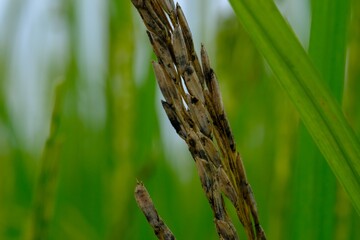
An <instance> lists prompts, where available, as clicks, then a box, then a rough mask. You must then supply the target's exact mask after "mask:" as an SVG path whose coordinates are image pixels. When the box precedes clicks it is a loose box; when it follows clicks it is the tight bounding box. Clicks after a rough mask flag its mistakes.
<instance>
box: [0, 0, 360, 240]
mask: <svg viewBox="0 0 360 240" xmlns="http://www.w3.org/2000/svg"><path fill="white" fill-rule="evenodd" d="M179 2H180V4H182V6H183V9H184V12H185V14H186V15H187V16H188V21H189V24H190V27H191V28H192V30H193V35H194V39H195V44H196V47H197V49H199V47H200V42H203V43H204V44H205V46H206V47H207V48H208V51H209V55H210V59H211V61H212V64H213V68H214V69H215V71H216V73H217V76H218V79H219V82H220V87H221V91H222V93H223V98H224V104H225V109H226V111H227V113H228V116H229V120H230V123H231V126H232V129H233V132H234V135H235V138H236V141H237V147H238V150H239V151H240V153H241V155H242V157H243V161H244V164H245V167H246V170H247V175H248V179H249V182H250V184H251V185H252V188H253V191H254V194H255V197H256V200H257V204H258V208H259V213H260V220H261V222H262V225H263V227H264V229H265V232H266V234H267V236H268V239H360V218H359V216H358V215H357V214H356V212H355V210H354V209H353V207H352V206H351V204H350V202H349V200H348V197H347V196H346V195H345V193H344V192H343V190H342V189H341V188H340V187H339V185H338V183H337V181H336V179H335V177H334V175H333V174H332V172H331V171H330V169H329V167H328V165H327V163H326V162H325V160H324V159H323V158H322V157H321V155H320V154H319V153H318V152H317V149H316V147H314V144H313V143H312V140H311V139H310V138H309V137H307V135H306V130H305V129H304V128H303V127H302V125H301V121H300V119H299V117H298V114H297V113H296V111H295V109H294V107H293V106H292V104H291V102H290V101H289V99H288V98H287V95H286V94H285V93H284V92H283V90H282V89H281V88H280V87H279V86H278V85H277V83H276V81H274V79H273V78H274V77H273V75H272V73H271V70H270V69H269V67H268V66H267V64H266V62H265V61H264V59H263V58H262V57H261V55H260V54H259V53H258V52H257V50H256V49H255V47H254V45H253V44H252V42H251V40H250V39H249V37H248V36H247V33H246V32H245V31H244V30H243V28H242V27H241V25H240V24H239V23H238V21H237V20H236V18H235V16H234V14H233V12H232V10H231V8H230V6H229V4H228V3H227V1H216V0H212V1H205V0H199V1H190V0H188V1H179ZM300 2H301V3H300ZM313 2H316V1H315V0H314V1H313ZM278 6H279V8H280V9H281V11H282V13H283V14H284V16H285V17H286V18H287V20H288V22H289V23H290V24H291V25H292V26H293V28H294V31H295V32H296V33H297V35H298V37H299V39H300V41H301V42H302V43H303V45H304V47H305V48H307V47H308V46H309V39H311V37H310V35H311V34H313V33H312V31H310V22H311V21H310V17H309V16H310V15H311V8H310V6H311V3H310V2H307V1H295V0H293V1H292V0H282V1H278ZM346 14H348V15H349V17H348V19H349V21H348V22H345V25H346V27H347V28H346V29H345V30H344V34H345V35H346V36H345V37H344V39H345V43H346V44H345V46H346V48H345V50H346V52H347V58H346V69H345V73H342V74H343V75H345V85H344V87H342V86H341V87H340V88H339V91H340V93H339V94H338V95H339V96H338V95H337V96H338V99H339V102H341V103H342V106H343V109H344V113H345V115H346V117H347V118H348V120H349V122H350V123H351V125H352V127H353V128H354V130H355V131H356V133H357V135H358V136H359V134H360V107H359V103H360V94H359V93H360V31H359V29H360V28H359V26H360V3H359V1H356V0H354V1H353V2H352V6H351V8H350V11H349V12H348V13H346ZM350 16H351V17H350ZM317 27H318V28H320V29H321V26H317ZM313 31H314V30H313ZM323 41H324V42H323V43H321V42H320V43H318V46H321V45H325V43H326V39H324V40H323ZM310 46H311V41H310ZM309 52H310V55H311V56H313V57H314V62H315V63H317V60H316V51H315V50H312V48H311V47H310V50H309ZM152 59H154V55H153V54H152V51H151V49H150V44H149V43H148V40H147V38H146V34H145V28H144V27H143V25H142V23H141V21H140V17H139V16H138V14H137V12H135V9H134V8H133V7H132V5H131V2H130V0H129V1H127V0H108V1H101V0H92V1H89V0H88V1H85V0H78V1H71V0H54V1H49V0H41V1H23V0H1V1H0V239H155V236H154V234H153V232H152V230H151V228H150V226H149V225H148V224H147V222H146V219H145V217H144V216H143V215H142V213H141V212H140V210H139V209H138V208H137V206H136V203H135V200H134V197H133V191H134V187H135V184H136V180H137V179H138V180H141V181H143V182H144V184H145V186H146V187H147V188H148V190H149V192H150V194H151V196H152V198H153V201H154V203H155V205H156V206H157V208H158V211H159V213H160V215H161V216H162V218H163V219H164V220H165V222H166V223H167V225H168V226H169V227H170V228H171V229H172V231H173V232H174V234H175V236H177V238H178V239H217V235H216V231H215V227H214V225H213V218H212V213H211V210H210V207H209V205H208V203H207V200H206V198H205V196H204V194H203V191H202V189H201V187H200V182H199V179H198V176H197V174H196V170H195V166H194V164H193V160H192V159H191V157H190V155H189V153H188V152H187V148H186V146H185V144H184V143H183V142H182V141H181V140H180V138H179V137H177V136H176V134H175V131H173V129H172V128H171V126H170V124H169V123H168V120H167V119H166V117H165V114H164V113H163V111H162V109H161V106H160V105H161V104H160V99H161V96H160V93H159V91H158V89H157V86H156V82H155V79H154V74H153V72H152V69H151V64H150V62H151V60H152ZM320 68H321V67H320ZM56 86H59V87H56ZM342 88H344V90H343V91H342ZM340 99H342V100H340ZM229 208H230V209H229V210H230V212H231V213H232V216H233V219H234V221H235V222H237V221H236V217H235V214H234V210H233V209H232V208H231V207H230V205H229ZM236 226H237V229H238V232H239V234H240V235H241V237H242V239H244V233H243V230H242V228H241V226H240V224H239V223H237V225H236Z"/></svg>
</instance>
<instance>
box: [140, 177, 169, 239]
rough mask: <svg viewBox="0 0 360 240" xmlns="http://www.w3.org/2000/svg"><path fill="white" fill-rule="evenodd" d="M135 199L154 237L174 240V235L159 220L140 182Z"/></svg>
mask: <svg viewBox="0 0 360 240" xmlns="http://www.w3.org/2000/svg"><path fill="white" fill-rule="evenodd" d="M135 199H136V202H137V204H138V206H139V207H140V209H141V210H142V212H143V213H144V215H145V217H146V219H147V220H148V222H149V224H150V225H151V227H152V228H153V229H154V232H155V235H156V236H157V237H158V238H159V239H162V240H175V237H174V234H173V233H172V232H171V230H170V229H169V228H168V227H167V226H166V225H165V223H164V221H163V220H162V219H161V218H160V216H159V214H158V213H157V211H156V209H155V206H154V204H153V202H152V200H151V198H150V195H149V193H148V191H147V190H146V188H145V186H144V185H143V184H142V183H141V182H138V183H137V185H136V188H135Z"/></svg>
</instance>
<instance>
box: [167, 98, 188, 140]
mask: <svg viewBox="0 0 360 240" xmlns="http://www.w3.org/2000/svg"><path fill="white" fill-rule="evenodd" d="M161 103H162V106H163V108H164V110H165V112H166V115H167V116H168V118H169V120H170V123H171V125H172V126H173V127H174V128H175V130H176V132H177V133H178V134H179V136H180V137H181V138H182V139H186V137H187V133H186V130H185V128H184V126H183V125H182V123H181V120H180V119H179V118H178V115H177V114H176V112H175V109H174V108H173V107H172V106H171V105H170V104H169V103H167V102H164V101H161Z"/></svg>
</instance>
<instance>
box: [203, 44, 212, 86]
mask: <svg viewBox="0 0 360 240" xmlns="http://www.w3.org/2000/svg"><path fill="white" fill-rule="evenodd" d="M200 54H201V63H202V68H203V73H204V77H205V81H206V84H207V85H209V80H208V79H210V78H211V67H210V61H209V56H208V54H207V52H206V49H205V46H204V45H203V44H201V51H200ZM208 87H210V86H208Z"/></svg>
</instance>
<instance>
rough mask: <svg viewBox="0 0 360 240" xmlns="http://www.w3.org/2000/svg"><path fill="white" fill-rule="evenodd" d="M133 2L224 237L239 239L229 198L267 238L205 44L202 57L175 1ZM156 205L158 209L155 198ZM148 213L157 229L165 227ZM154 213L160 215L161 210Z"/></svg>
mask: <svg viewBox="0 0 360 240" xmlns="http://www.w3.org/2000/svg"><path fill="white" fill-rule="evenodd" d="M132 3H133V4H134V6H135V7H136V9H137V10H138V12H139V14H140V16H141V17H142V19H143V22H144V24H145V26H146V28H147V33H148V37H149V39H150V42H151V44H152V47H153V50H154V52H155V55H156V56H157V59H158V61H157V62H156V61H154V62H153V63H152V64H153V68H154V72H155V75H156V79H157V82H158V85H159V87H160V90H161V92H162V95H163V97H164V99H165V101H162V106H163V108H164V110H165V112H166V114H167V116H168V118H169V120H170V122H171V124H172V126H173V127H174V129H175V130H176V132H177V133H178V135H179V136H180V137H181V138H182V139H183V140H184V141H185V142H186V143H187V145H188V147H189V151H190V153H191V155H192V157H193V159H194V161H195V165H196V167H197V170H198V174H199V177H200V180H201V185H202V188H203V190H204V192H205V195H206V197H207V199H208V201H209V204H210V206H211V208H212V211H213V215H214V223H215V226H216V230H217V232H218V235H219V238H220V239H238V235H237V231H236V229H235V227H234V224H233V223H232V220H231V219H230V217H229V215H228V213H227V210H226V206H225V203H224V198H223V196H226V197H227V198H228V199H229V200H230V202H231V203H232V204H233V206H234V207H235V209H236V212H237V216H238V219H239V220H240V222H241V224H242V225H243V227H244V230H245V232H246V235H247V237H248V239H266V237H265V233H264V231H263V229H262V227H261V225H260V221H259V217H258V211H257V207H256V202H255V198H254V195H253V192H252V189H251V187H250V184H249V182H248V180H247V177H246V173H245V168H244V165H243V162H242V159H241V157H240V154H239V152H238V151H237V150H236V144H235V140H234V137H233V134H232V131H231V129H230V124H229V121H228V119H227V117H226V114H225V110H224V106H223V103H222V98H221V93H220V90H219V85H218V81H217V78H216V75H215V73H214V71H213V69H212V68H211V65H210V61H209V57H208V55H207V52H206V49H205V47H204V46H203V45H202V46H201V56H200V58H199V57H198V56H197V54H196V52H195V49H194V43H193V39H192V34H191V31H190V28H189V26H188V24H187V21H186V18H185V16H184V13H183V11H182V9H181V7H180V6H179V5H178V4H177V5H176V6H175V4H174V2H173V1H172V0H132ZM199 59H200V60H201V63H200V60H199ZM139 186H142V185H137V189H136V192H135V197H136V199H137V202H138V205H139V207H140V208H141V209H142V211H143V212H145V211H146V209H144V206H149V205H147V204H145V203H143V202H142V200H141V198H139V195H138V194H137V192H138V188H139ZM151 206H152V207H151V209H154V210H155V208H154V206H153V205H152V202H151ZM147 209H149V207H147ZM145 215H146V216H147V220H148V221H149V222H150V224H151V225H152V227H153V228H154V230H155V232H156V231H157V230H158V229H161V228H160V227H159V226H154V225H153V224H152V223H154V221H153V220H152V218H149V217H148V215H147V214H145ZM153 216H155V218H156V216H157V214H155V215H153ZM158 236H159V235H158ZM160 239H163V238H160ZM165 239H166V238H165Z"/></svg>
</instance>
